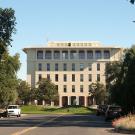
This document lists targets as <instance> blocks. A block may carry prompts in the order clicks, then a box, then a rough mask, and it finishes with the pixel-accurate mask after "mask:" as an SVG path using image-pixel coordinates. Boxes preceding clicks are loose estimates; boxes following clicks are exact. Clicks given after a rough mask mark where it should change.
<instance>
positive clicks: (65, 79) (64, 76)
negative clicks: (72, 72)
mask: <svg viewBox="0 0 135 135" xmlns="http://www.w3.org/2000/svg"><path fill="white" fill-rule="evenodd" d="M63 80H64V82H66V81H67V75H66V74H64V75H63Z"/></svg>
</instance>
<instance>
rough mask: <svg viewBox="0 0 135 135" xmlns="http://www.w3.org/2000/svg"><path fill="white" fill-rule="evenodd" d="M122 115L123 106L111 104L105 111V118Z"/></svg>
mask: <svg viewBox="0 0 135 135" xmlns="http://www.w3.org/2000/svg"><path fill="white" fill-rule="evenodd" d="M121 115H122V108H121V107H120V106H112V105H109V106H108V108H107V110H106V113H105V120H109V119H114V118H118V117H120V116H121Z"/></svg>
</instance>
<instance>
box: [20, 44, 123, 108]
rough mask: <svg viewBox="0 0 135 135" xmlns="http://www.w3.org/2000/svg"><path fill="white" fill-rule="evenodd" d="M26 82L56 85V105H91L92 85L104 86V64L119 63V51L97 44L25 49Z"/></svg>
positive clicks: (120, 52) (53, 45)
mask: <svg viewBox="0 0 135 135" xmlns="http://www.w3.org/2000/svg"><path fill="white" fill-rule="evenodd" d="M23 50H24V52H25V53H26V54H27V82H28V83H29V84H30V85H31V86H32V87H36V85H37V82H38V81H39V80H40V79H41V78H48V79H51V80H52V82H53V83H54V84H55V85H57V87H58V93H59V106H64V105H71V104H73V102H74V100H76V104H77V105H84V106H87V105H88V104H90V102H89V101H90V100H88V99H89V89H90V87H89V86H90V84H91V83H92V82H96V81H99V82H101V83H103V84H105V66H106V63H107V62H110V61H119V60H120V58H121V56H122V49H121V48H119V47H110V46H107V47H106V46H102V45H101V43H99V42H49V43H48V45H47V46H45V47H28V48H24V49H23Z"/></svg>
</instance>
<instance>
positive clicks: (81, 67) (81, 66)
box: [80, 63, 84, 71]
mask: <svg viewBox="0 0 135 135" xmlns="http://www.w3.org/2000/svg"><path fill="white" fill-rule="evenodd" d="M83 69H84V64H83V63H81V64H80V71H83Z"/></svg>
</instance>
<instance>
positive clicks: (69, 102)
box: [68, 96, 71, 105]
mask: <svg viewBox="0 0 135 135" xmlns="http://www.w3.org/2000/svg"><path fill="white" fill-rule="evenodd" d="M68 105H71V96H68Z"/></svg>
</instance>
